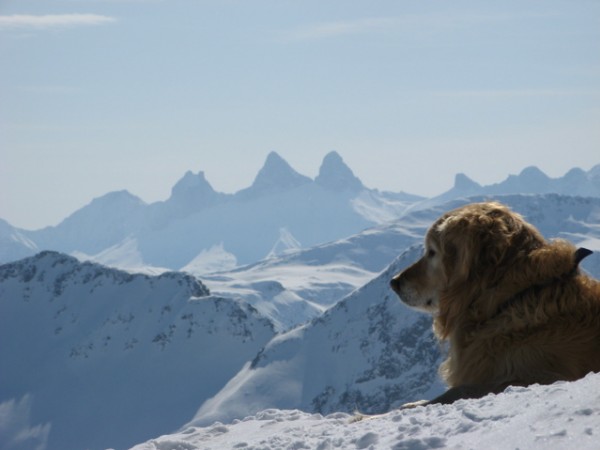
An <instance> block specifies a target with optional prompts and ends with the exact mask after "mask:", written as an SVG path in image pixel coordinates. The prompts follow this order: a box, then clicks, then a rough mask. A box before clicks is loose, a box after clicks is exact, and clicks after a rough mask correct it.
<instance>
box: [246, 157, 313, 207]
mask: <svg viewBox="0 0 600 450" xmlns="http://www.w3.org/2000/svg"><path fill="white" fill-rule="evenodd" d="M309 183H312V180H311V179H310V178H308V177H306V176H304V175H300V174H299V173H298V172H296V171H295V170H294V169H292V167H291V166H290V165H289V164H288V163H287V161H285V160H284V159H283V158H282V157H281V156H279V154H277V153H276V152H271V153H269V154H268V155H267V160H266V161H265V164H264V166H263V167H262V169H260V171H259V172H258V175H256V178H255V179H254V182H253V183H252V186H250V187H249V188H246V189H243V190H241V191H239V192H238V193H237V194H236V197H237V198H238V199H248V198H254V197H258V196H261V195H269V194H275V193H279V192H281V191H286V190H290V189H294V188H297V187H299V186H302V185H305V184H309Z"/></svg>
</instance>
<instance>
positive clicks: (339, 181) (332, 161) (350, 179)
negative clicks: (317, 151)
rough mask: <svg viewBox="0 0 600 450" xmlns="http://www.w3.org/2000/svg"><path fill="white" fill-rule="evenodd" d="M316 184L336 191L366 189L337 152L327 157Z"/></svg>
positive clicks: (330, 153)
mask: <svg viewBox="0 0 600 450" xmlns="http://www.w3.org/2000/svg"><path fill="white" fill-rule="evenodd" d="M315 182H316V183H317V184H319V185H321V186H323V187H325V188H327V189H332V190H336V191H342V190H361V189H364V186H363V184H362V182H361V181H360V180H359V179H358V178H357V177H356V176H355V175H354V173H353V172H352V170H351V169H350V167H348V166H347V165H346V163H345V162H344V160H343V159H342V157H341V156H340V155H339V153H337V152H336V151H331V152H329V153H327V155H325V158H323V163H322V164H321V168H320V169H319V175H317V178H315Z"/></svg>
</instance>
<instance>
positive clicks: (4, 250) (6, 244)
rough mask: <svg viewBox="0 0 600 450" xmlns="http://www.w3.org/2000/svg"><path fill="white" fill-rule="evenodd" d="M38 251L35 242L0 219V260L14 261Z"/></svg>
mask: <svg viewBox="0 0 600 450" xmlns="http://www.w3.org/2000/svg"><path fill="white" fill-rule="evenodd" d="M38 251H39V249H38V246H37V245H36V243H35V242H33V241H32V240H31V239H29V238H28V237H27V236H25V235H24V234H23V233H22V232H21V231H20V230H19V229H17V228H15V227H13V226H12V225H10V224H9V223H8V222H6V221H5V220H2V219H0V261H15V260H17V259H21V258H24V257H26V256H29V255H31V254H32V253H36V252H38Z"/></svg>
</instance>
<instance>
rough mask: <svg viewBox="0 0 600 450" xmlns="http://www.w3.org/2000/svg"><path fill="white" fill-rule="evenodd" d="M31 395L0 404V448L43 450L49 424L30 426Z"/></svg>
mask: <svg viewBox="0 0 600 450" xmlns="http://www.w3.org/2000/svg"><path fill="white" fill-rule="evenodd" d="M31 405H32V397H31V395H25V396H24V397H23V398H22V399H21V400H19V401H17V400H15V399H11V400H7V401H5V402H2V403H0V448H3V449H7V450H22V449H34V450H45V448H46V443H47V442H48V435H49V433H50V424H45V425H36V426H32V424H31Z"/></svg>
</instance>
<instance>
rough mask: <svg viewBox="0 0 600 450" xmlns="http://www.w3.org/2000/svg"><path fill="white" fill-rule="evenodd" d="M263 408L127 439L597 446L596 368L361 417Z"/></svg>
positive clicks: (184, 445) (357, 445)
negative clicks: (580, 375) (571, 378)
mask: <svg viewBox="0 0 600 450" xmlns="http://www.w3.org/2000/svg"><path fill="white" fill-rule="evenodd" d="M353 418H354V416H352V415H349V414H345V413H334V414H330V415H328V416H322V415H320V414H309V413H305V412H301V411H297V410H278V409H270V410H265V411H262V412H260V413H258V414H256V415H254V416H251V417H247V418H245V419H243V420H236V421H234V422H232V423H230V424H222V423H219V422H216V423H214V424H213V425H210V426H208V427H203V428H195V427H190V428H184V429H182V430H180V431H178V432H177V433H174V434H171V435H168V436H161V437H159V438H157V439H152V440H151V441H148V442H146V443H143V444H140V445H137V446H135V447H133V448H134V449H135V450H175V449H181V450H183V449H185V450H194V449H198V450H200V449H203V450H204V449H223V450H224V449H244V450H251V449H253V450H258V449H261V450H275V449H318V450H328V449H394V450H401V449H406V450H424V449H432V448H450V449H496V450H501V449H519V448H520V449H578V450H584V449H598V448H599V447H600V441H599V437H600V374H589V375H588V376H587V377H585V378H584V379H582V380H579V381H576V382H572V383H565V382H560V383H555V384H553V385H549V386H540V385H534V386H530V387H529V388H517V387H511V388H508V389H507V391H506V392H504V393H502V394H498V395H488V396H487V397H484V398H482V399H478V400H460V401H458V402H456V403H454V404H453V405H432V406H428V407H419V408H415V409H409V410H395V411H392V412H390V413H387V414H383V415H381V416H376V417H373V418H368V419H365V420H362V421H358V422H355V421H353Z"/></svg>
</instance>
